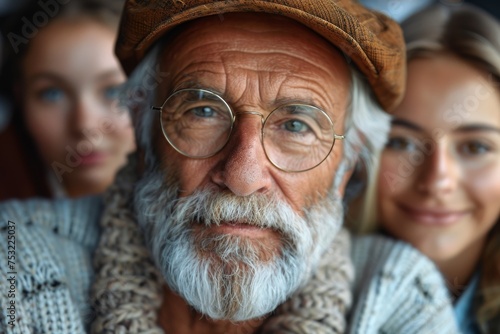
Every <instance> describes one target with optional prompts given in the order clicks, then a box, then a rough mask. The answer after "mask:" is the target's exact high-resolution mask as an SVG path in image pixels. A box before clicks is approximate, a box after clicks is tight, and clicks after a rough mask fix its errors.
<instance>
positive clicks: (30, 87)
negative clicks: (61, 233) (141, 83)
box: [22, 19, 134, 196]
mask: <svg viewBox="0 0 500 334" xmlns="http://www.w3.org/2000/svg"><path fill="white" fill-rule="evenodd" d="M114 40H115V33H114V32H113V31H112V30H111V29H110V28H108V27H106V26H104V25H101V24H98V23H96V22H93V21H91V20H77V21H69V20H63V19H60V20H56V21H53V22H52V23H50V24H49V25H48V26H47V27H45V28H44V29H41V30H40V32H39V33H38V34H37V35H36V36H35V38H34V39H33V40H31V41H30V45H29V49H28V52H27V54H26V56H25V58H24V61H23V64H22V65H23V66H22V70H23V83H24V87H23V91H24V95H23V96H24V100H23V103H24V113H25V120H26V123H27V128H28V131H29V132H30V134H31V135H32V137H33V138H34V140H35V143H36V145H37V147H38V150H39V152H40V154H41V156H42V158H43V159H44V161H45V163H46V164H47V166H48V168H49V170H50V173H54V175H55V177H56V179H58V180H59V182H61V183H62V185H63V187H64V188H65V190H66V192H67V193H68V195H69V196H79V195H84V194H90V193H98V192H102V191H103V190H104V189H105V188H106V187H107V186H109V185H110V183H111V182H112V181H113V179H114V176H115V173H116V172H117V169H118V168H119V167H120V166H122V165H123V164H124V163H125V161H126V155H127V154H128V153H129V152H131V151H132V150H133V149H134V139H133V131H132V128H131V124H130V119H129V115H128V113H127V112H126V111H123V110H122V109H120V108H118V107H117V103H116V93H117V86H118V85H120V84H122V83H123V82H124V81H125V76H124V74H123V72H122V70H121V68H120V66H119V64H118V61H117V59H116V58H115V56H114V53H113V46H114Z"/></svg>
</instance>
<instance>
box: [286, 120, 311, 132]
mask: <svg viewBox="0 0 500 334" xmlns="http://www.w3.org/2000/svg"><path fill="white" fill-rule="evenodd" d="M284 126H285V129H286V130H287V131H290V132H305V131H308V130H309V127H308V126H307V124H305V123H304V122H301V121H299V120H296V119H292V120H290V121H287V122H286V123H285V124H284Z"/></svg>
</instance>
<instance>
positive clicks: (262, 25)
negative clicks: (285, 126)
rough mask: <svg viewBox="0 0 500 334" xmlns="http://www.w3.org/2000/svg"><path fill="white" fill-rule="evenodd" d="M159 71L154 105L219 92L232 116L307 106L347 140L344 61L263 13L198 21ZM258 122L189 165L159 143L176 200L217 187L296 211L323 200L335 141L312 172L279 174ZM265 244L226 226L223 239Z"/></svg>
mask: <svg viewBox="0 0 500 334" xmlns="http://www.w3.org/2000/svg"><path fill="white" fill-rule="evenodd" d="M161 66H162V68H163V69H162V70H163V71H166V72H168V73H169V74H170V77H169V78H171V80H170V81H169V82H168V84H169V86H168V87H162V88H163V89H161V90H160V91H158V95H159V96H158V99H157V102H158V104H160V105H161V103H162V102H163V101H164V100H165V99H166V98H167V97H168V95H169V94H170V93H171V92H172V90H178V89H182V88H204V89H208V90H211V91H213V92H217V93H219V94H220V95H221V96H222V97H223V98H224V100H225V101H227V102H228V103H229V105H230V106H231V108H232V110H233V111H234V112H241V111H257V112H260V113H262V114H263V115H264V117H265V116H267V115H268V114H269V113H270V112H271V111H272V110H274V109H275V108H276V107H278V106H279V105H281V104H284V103H290V102H292V103H304V104H310V105H313V106H317V107H319V108H320V109H322V110H324V111H325V112H326V113H327V114H328V115H329V116H330V118H331V119H332V121H333V122H334V126H335V132H336V133H338V134H342V133H344V126H343V124H344V116H345V109H346V104H347V102H348V95H349V89H350V74H349V70H348V67H347V64H346V61H345V59H344V58H343V56H342V55H341V54H340V52H339V51H337V50H336V49H335V48H333V47H332V46H331V45H330V44H329V43H327V42H326V41H325V40H323V39H322V38H321V37H319V36H318V35H316V34H314V33H313V32H311V31H310V30H308V29H307V28H305V27H303V26H301V25H299V24H297V23H294V22H293V21H290V20H288V19H284V18H280V17H275V16H269V15H263V14H233V15H226V16H221V17H211V18H208V19H202V20H198V21H196V23H195V24H191V25H190V26H188V27H187V28H186V29H185V30H183V31H182V33H181V34H179V35H178V36H176V38H175V39H174V41H173V42H172V43H170V44H169V45H168V46H167V51H166V52H165V54H164V57H163V59H162V63H161ZM261 126H262V125H261V120H260V117H258V116H251V115H245V116H238V119H237V121H236V123H235V128H234V129H233V133H232V135H231V138H230V140H229V142H228V144H227V145H226V146H225V148H224V149H223V150H222V151H221V152H219V153H218V154H216V155H215V156H213V157H211V158H207V159H191V158H188V157H185V156H183V155H181V154H179V153H177V152H176V151H175V150H174V149H172V147H171V146H170V145H169V144H168V142H167V141H166V140H165V138H163V136H159V138H158V142H157V152H158V154H159V155H160V156H163V157H164V160H163V164H164V166H165V168H166V169H167V168H168V169H169V173H171V172H172V171H175V174H176V175H177V176H178V178H179V185H180V196H189V195H190V194H192V193H193V192H194V191H195V190H197V189H200V188H204V187H207V185H215V186H217V187H218V188H219V189H220V190H224V191H230V192H232V193H233V194H235V195H236V196H248V195H251V194H256V193H259V194H274V195H277V196H278V197H280V198H281V199H284V200H286V201H287V202H288V203H289V204H290V206H292V207H293V208H294V209H295V210H296V211H297V212H302V210H303V209H304V208H305V207H307V206H310V205H311V204H313V203H315V202H316V201H317V199H318V197H322V196H324V195H325V194H326V192H327V191H328V189H329V188H330V186H331V184H332V179H333V177H334V174H335V171H336V169H337V166H338V163H339V161H340V159H341V157H342V142H339V141H337V142H336V145H335V146H334V148H333V151H332V153H331V154H330V155H329V157H328V158H327V159H326V160H325V161H324V162H323V163H322V164H321V165H320V166H318V167H317V168H315V169H313V170H310V171H307V172H301V173H287V172H283V171H280V170H278V169H277V168H276V167H274V166H273V165H272V164H271V163H270V162H269V161H268V159H267V158H266V155H265V152H264V150H263V147H262V144H261V133H260V131H261ZM226 232H227V233H245V234H248V233H251V234H255V236H257V235H258V236H259V237H265V236H267V235H271V234H272V232H271V231H249V230H248V229H242V228H239V227H238V226H234V227H231V228H229V227H225V228H224V233H226Z"/></svg>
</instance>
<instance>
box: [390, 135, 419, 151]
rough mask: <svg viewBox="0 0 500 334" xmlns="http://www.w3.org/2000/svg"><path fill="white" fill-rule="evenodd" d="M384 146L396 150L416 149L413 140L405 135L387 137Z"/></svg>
mask: <svg viewBox="0 0 500 334" xmlns="http://www.w3.org/2000/svg"><path fill="white" fill-rule="evenodd" d="M385 147H386V148H389V149H392V150H397V151H414V150H416V149H417V145H416V144H415V142H414V141H413V140H410V139H408V138H405V137H392V138H389V140H388V141H387V144H386V145H385Z"/></svg>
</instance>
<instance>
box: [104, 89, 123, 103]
mask: <svg viewBox="0 0 500 334" xmlns="http://www.w3.org/2000/svg"><path fill="white" fill-rule="evenodd" d="M118 87H119V86H111V87H107V88H106V89H105V90H104V97H105V98H106V99H108V100H115V99H117V98H118V94H119V92H120V91H119V88H118Z"/></svg>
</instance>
